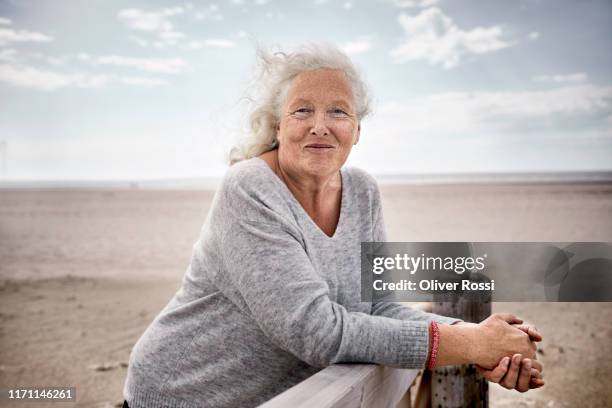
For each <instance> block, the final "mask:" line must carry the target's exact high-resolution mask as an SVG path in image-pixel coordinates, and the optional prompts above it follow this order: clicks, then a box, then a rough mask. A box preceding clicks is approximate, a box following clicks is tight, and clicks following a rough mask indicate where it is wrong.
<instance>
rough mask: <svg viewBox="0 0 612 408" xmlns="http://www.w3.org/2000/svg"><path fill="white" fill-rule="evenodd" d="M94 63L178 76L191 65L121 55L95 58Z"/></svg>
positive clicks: (164, 59) (174, 60) (175, 60)
mask: <svg viewBox="0 0 612 408" xmlns="http://www.w3.org/2000/svg"><path fill="white" fill-rule="evenodd" d="M93 62H95V63H97V64H102V65H116V66H123V67H129V68H136V69H140V70H143V71H148V72H155V73H160V74H178V73H180V72H184V71H186V70H187V69H188V68H189V64H187V62H185V61H184V60H183V59H182V58H134V57H123V56H120V55H105V56H100V57H97V58H95V59H94V60H93Z"/></svg>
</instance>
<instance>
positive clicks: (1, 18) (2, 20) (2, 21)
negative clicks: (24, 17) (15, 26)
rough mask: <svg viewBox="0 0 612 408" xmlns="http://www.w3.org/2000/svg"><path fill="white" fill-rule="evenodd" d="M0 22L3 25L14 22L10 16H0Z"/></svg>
mask: <svg viewBox="0 0 612 408" xmlns="http://www.w3.org/2000/svg"><path fill="white" fill-rule="evenodd" d="M0 24H2V25H11V24H12V22H11V20H9V19H8V18H4V17H0Z"/></svg>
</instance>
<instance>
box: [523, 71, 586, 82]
mask: <svg viewBox="0 0 612 408" xmlns="http://www.w3.org/2000/svg"><path fill="white" fill-rule="evenodd" d="M588 79H589V77H588V75H587V74H586V72H575V73H573V74H565V75H538V76H534V77H533V78H532V80H534V81H536V82H556V83H568V82H569V83H582V82H587V81H588Z"/></svg>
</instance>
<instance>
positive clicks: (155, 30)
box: [117, 7, 185, 47]
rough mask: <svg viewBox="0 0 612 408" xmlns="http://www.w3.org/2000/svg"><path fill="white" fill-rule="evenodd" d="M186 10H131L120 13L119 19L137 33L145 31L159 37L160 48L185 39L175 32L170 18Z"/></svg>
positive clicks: (182, 35)
mask: <svg viewBox="0 0 612 408" xmlns="http://www.w3.org/2000/svg"><path fill="white" fill-rule="evenodd" d="M184 12H185V8H183V7H171V8H165V9H161V10H157V11H143V10H140V9H135V8H130V9H123V10H121V11H119V13H118V14H117V17H118V18H119V20H120V21H122V22H123V23H124V24H125V25H126V26H127V27H128V28H130V29H131V30H135V31H143V32H148V33H151V34H154V35H156V36H157V41H155V43H154V44H156V45H157V46H158V47H165V46H168V45H174V44H176V42H177V41H178V40H179V39H180V38H183V37H184V34H183V33H181V32H179V31H177V30H175V28H174V25H173V24H172V22H171V21H170V18H172V17H174V16H177V15H179V14H183V13H184Z"/></svg>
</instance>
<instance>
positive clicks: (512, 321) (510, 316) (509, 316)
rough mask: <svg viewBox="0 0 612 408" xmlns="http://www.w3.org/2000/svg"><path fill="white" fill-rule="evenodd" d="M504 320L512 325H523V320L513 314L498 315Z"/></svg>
mask: <svg viewBox="0 0 612 408" xmlns="http://www.w3.org/2000/svg"><path fill="white" fill-rule="evenodd" d="M496 315H497V316H499V317H500V318H501V319H502V320H504V321H506V322H507V323H510V324H521V323H523V319H520V318H518V317H516V316H515V315H513V314H512V313H496Z"/></svg>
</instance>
